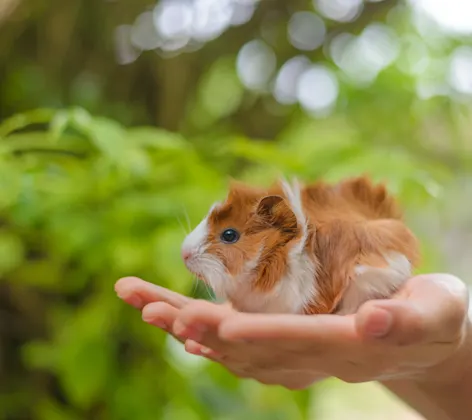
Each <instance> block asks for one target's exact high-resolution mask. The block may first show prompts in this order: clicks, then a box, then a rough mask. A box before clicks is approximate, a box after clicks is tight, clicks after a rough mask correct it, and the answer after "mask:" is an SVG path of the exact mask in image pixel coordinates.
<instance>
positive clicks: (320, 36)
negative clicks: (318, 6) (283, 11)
mask: <svg viewBox="0 0 472 420" xmlns="http://www.w3.org/2000/svg"><path fill="white" fill-rule="evenodd" d="M325 35H326V26H325V24H324V21H323V19H321V18H320V17H319V16H318V15H316V14H315V13H312V12H297V13H294V14H293V15H292V17H291V18H290V21H289V22H288V38H289V40H290V43H291V44H292V45H293V46H294V47H295V48H298V49H299V50H306V51H312V50H315V49H316V48H318V47H319V46H321V45H322V44H323V41H324V38H325Z"/></svg>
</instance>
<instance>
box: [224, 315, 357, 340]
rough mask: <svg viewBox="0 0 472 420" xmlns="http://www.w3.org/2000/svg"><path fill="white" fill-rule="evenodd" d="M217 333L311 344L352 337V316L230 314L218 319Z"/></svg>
mask: <svg viewBox="0 0 472 420" xmlns="http://www.w3.org/2000/svg"><path fill="white" fill-rule="evenodd" d="M219 335H220V337H221V338H223V339H225V340H229V341H246V340H250V341H252V342H257V341H258V340H277V341H285V342H287V341H290V340H307V341H311V342H312V343H314V344H319V345H323V344H326V343H342V342H344V343H345V342H346V340H353V339H355V335H356V330H355V325H354V318H353V317H352V316H339V315H278V314H277V315H261V314H239V313H236V314H233V315H232V316H229V317H227V318H225V319H224V320H222V322H221V325H220V328H219Z"/></svg>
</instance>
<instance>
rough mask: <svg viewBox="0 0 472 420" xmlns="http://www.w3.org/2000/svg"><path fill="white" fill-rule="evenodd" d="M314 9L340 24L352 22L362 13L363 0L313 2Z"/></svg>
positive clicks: (323, 0)
mask: <svg viewBox="0 0 472 420" xmlns="http://www.w3.org/2000/svg"><path fill="white" fill-rule="evenodd" d="M313 5H314V7H315V8H316V9H317V10H318V11H319V12H320V13H321V14H322V15H323V16H324V17H326V18H328V19H331V20H336V21H338V22H350V21H352V20H354V19H356V18H357V17H358V16H359V14H360V13H361V11H362V8H363V6H364V3H363V1H362V0H313Z"/></svg>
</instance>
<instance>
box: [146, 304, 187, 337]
mask: <svg viewBox="0 0 472 420" xmlns="http://www.w3.org/2000/svg"><path fill="white" fill-rule="evenodd" d="M178 311H179V310H178V309H176V308H174V307H173V306H171V305H169V304H168V303H165V302H153V303H149V304H147V305H146V306H144V308H143V310H142V312H141V316H142V319H143V321H144V322H146V323H147V324H149V325H153V326H155V327H157V328H160V329H162V330H164V331H166V332H168V333H169V334H170V335H172V336H173V337H174V338H175V339H176V340H177V341H180V342H181V343H182V344H184V343H185V340H183V339H181V338H180V337H179V336H178V335H177V334H175V332H174V330H173V323H174V321H175V318H176V317H177V314H178Z"/></svg>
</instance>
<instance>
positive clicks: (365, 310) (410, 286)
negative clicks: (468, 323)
mask: <svg viewBox="0 0 472 420" xmlns="http://www.w3.org/2000/svg"><path fill="white" fill-rule="evenodd" d="M467 305H468V294H467V288H466V287H465V285H464V283H463V282H461V281H460V280H459V279H457V278H456V277H454V276H450V275H446V274H432V275H423V276H417V277H415V278H413V279H411V280H409V281H408V283H407V284H406V285H405V288H404V290H402V291H401V292H400V294H399V295H397V297H395V298H393V299H382V300H372V301H368V302H366V303H365V304H364V305H362V306H361V308H360V309H359V311H358V312H357V314H356V328H357V331H358V333H359V334H360V335H361V336H363V337H365V338H367V339H375V340H379V339H380V340H382V341H386V342H390V343H392V344H396V345H399V346H405V345H410V344H415V343H431V342H443V343H446V342H452V341H454V340H457V339H458V338H459V337H460V335H461V331H462V327H463V326H464V324H465V320H466V319H467Z"/></svg>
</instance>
